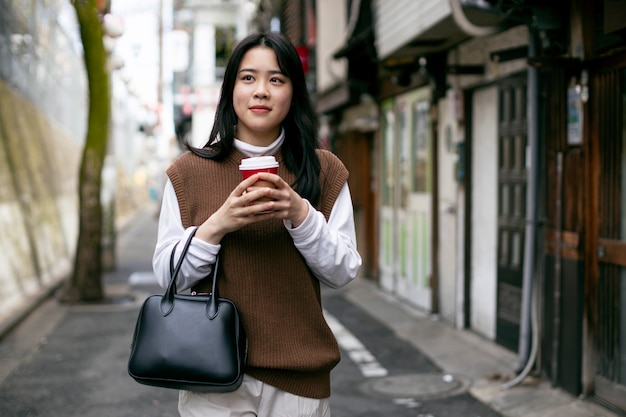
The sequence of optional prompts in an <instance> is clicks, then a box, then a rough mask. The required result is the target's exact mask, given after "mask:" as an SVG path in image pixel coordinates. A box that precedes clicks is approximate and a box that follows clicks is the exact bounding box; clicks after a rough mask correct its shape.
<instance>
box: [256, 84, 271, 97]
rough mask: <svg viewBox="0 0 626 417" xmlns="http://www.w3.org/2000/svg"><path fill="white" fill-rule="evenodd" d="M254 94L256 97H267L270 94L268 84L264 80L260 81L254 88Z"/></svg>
mask: <svg viewBox="0 0 626 417" xmlns="http://www.w3.org/2000/svg"><path fill="white" fill-rule="evenodd" d="M254 96H255V97H256V98H267V97H268V96H269V90H268V88H267V84H266V83H265V82H264V81H259V82H258V83H257V85H256V89H255V90H254Z"/></svg>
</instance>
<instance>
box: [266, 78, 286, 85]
mask: <svg viewBox="0 0 626 417" xmlns="http://www.w3.org/2000/svg"><path fill="white" fill-rule="evenodd" d="M270 82H271V83H273V84H283V83H284V82H285V81H284V80H283V79H282V78H280V77H272V78H270Z"/></svg>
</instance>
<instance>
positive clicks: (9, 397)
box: [0, 212, 499, 417]
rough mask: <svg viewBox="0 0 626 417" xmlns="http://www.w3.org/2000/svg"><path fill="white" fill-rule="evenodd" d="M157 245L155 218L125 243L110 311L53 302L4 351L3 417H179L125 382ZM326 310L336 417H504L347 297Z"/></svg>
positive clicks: (327, 301)
mask: <svg viewBox="0 0 626 417" xmlns="http://www.w3.org/2000/svg"><path fill="white" fill-rule="evenodd" d="M155 236H156V221H155V218H154V216H153V214H152V213H151V212H150V213H144V215H142V216H139V217H138V218H137V219H136V221H135V222H132V223H130V224H129V225H128V227H126V228H125V229H124V230H123V231H122V233H120V236H119V245H118V268H117V269H116V271H114V272H112V273H109V274H107V275H106V278H105V281H106V283H107V286H106V288H107V293H108V294H109V298H110V302H108V303H103V304H98V305H84V306H63V305H59V304H58V303H57V302H56V301H55V300H54V299H52V300H48V301H47V302H45V303H44V304H43V305H41V307H40V308H38V309H37V310H36V311H35V312H34V313H33V314H32V315H31V316H30V317H28V318H27V319H26V320H25V321H24V322H23V323H22V324H21V325H20V326H19V327H18V328H17V329H16V330H15V331H14V332H13V333H11V334H10V335H9V336H7V337H6V338H5V339H4V340H2V341H1V342H0V416H3V417H13V416H15V417H17V416H19V417H29V416H47V417H48V416H49V417H56V416H59V417H61V416H63V417H71V416H81V417H113V416H115V417H125V416H129V417H130V416H133V417H136V416H150V417H159V416H162V417H165V416H176V415H177V411H176V402H177V393H176V392H175V391H172V390H166V389H160V388H154V387H146V386H142V385H139V384H137V383H135V382H134V381H133V380H132V379H131V378H130V377H129V376H128V374H127V373H126V362H127V359H128V353H129V345H130V340H131V335H132V331H133V328H134V323H135V319H136V316H137V311H138V308H139V305H140V303H141V301H143V299H144V298H145V296H147V295H148V294H149V293H151V292H153V291H157V290H158V289H157V287H155V286H153V285H145V279H146V278H148V279H149V277H150V274H149V271H150V258H151V254H152V250H153V248H154V241H155ZM131 276H132V277H133V283H134V284H133V285H129V278H130V277H131ZM135 279H138V281H135ZM141 282H143V284H141ZM130 295H134V296H135V299H134V300H131V299H130V298H129V296H130ZM324 308H325V310H326V312H327V314H328V320H329V323H330V324H331V327H332V328H333V330H334V331H335V332H336V334H337V337H338V339H339V342H340V345H341V347H342V356H343V360H342V361H341V363H340V364H339V365H338V367H337V368H336V369H335V370H334V371H333V374H332V378H333V397H332V400H331V404H332V405H331V407H332V413H333V417H355V416H359V417H374V416H380V417H405V416H406V417H409V416H411V417H418V416H421V417H447V416H468V417H496V416H499V414H498V413H496V412H495V411H493V410H491V409H490V408H488V407H487V406H485V405H484V404H482V403H481V402H479V401H478V400H476V399H474V398H473V397H472V396H471V395H470V394H468V392H467V387H468V385H469V381H467V380H465V379H464V378H463V376H462V375H447V374H445V373H444V372H442V371H441V370H440V369H438V368H437V367H436V366H435V365H434V364H433V363H432V362H431V361H430V360H429V359H428V358H427V357H426V356H425V355H423V354H422V353H421V352H420V351H418V350H417V349H415V348H414V347H413V346H411V345H410V344H409V343H407V342H406V341H404V340H401V339H399V338H398V337H397V336H396V335H395V334H394V333H393V332H392V331H391V330H390V329H389V328H388V327H386V326H385V325H383V324H382V323H381V322H379V321H377V320H376V319H374V318H373V317H372V316H371V315H370V314H368V313H367V312H366V311H364V310H363V309H362V307H359V306H357V305H355V304H353V303H351V302H350V301H349V300H348V299H347V298H346V297H344V293H343V292H342V291H341V290H339V291H334V290H328V289H325V290H324Z"/></svg>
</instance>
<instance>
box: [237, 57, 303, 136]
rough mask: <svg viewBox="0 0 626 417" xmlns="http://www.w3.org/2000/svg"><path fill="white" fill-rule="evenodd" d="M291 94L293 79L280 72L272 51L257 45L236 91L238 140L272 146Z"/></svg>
mask: <svg viewBox="0 0 626 417" xmlns="http://www.w3.org/2000/svg"><path fill="white" fill-rule="evenodd" d="M292 95H293V86H292V84H291V80H290V79H289V77H287V76H286V75H285V74H283V73H282V72H281V70H280V67H279V66H278V60H277V59H276V54H275V53H274V50H273V49H271V48H268V47H263V46H257V47H254V48H252V49H250V50H249V51H248V52H246V53H245V55H244V56H243V59H242V60H241V64H240V66H239V70H238V73H237V80H236V81H235V87H234V89H233V106H234V108H235V113H236V114H237V118H238V119H239V121H238V124H237V134H236V135H237V139H239V140H241V141H244V142H247V143H250V144H253V145H257V146H267V145H269V144H270V143H272V142H273V141H274V140H275V139H276V138H277V137H278V135H279V134H280V129H281V123H282V121H283V119H284V118H285V117H286V116H287V113H289V108H290V107H291V97H292Z"/></svg>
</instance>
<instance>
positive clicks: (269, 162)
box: [239, 156, 278, 201]
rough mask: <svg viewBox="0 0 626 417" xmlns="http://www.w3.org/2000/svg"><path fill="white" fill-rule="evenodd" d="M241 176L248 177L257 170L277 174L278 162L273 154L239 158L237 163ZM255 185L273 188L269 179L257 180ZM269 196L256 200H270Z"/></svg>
mask: <svg viewBox="0 0 626 417" xmlns="http://www.w3.org/2000/svg"><path fill="white" fill-rule="evenodd" d="M239 170H240V171H241V176H242V177H243V179H246V178H249V177H251V176H252V175H254V174H256V173H258V172H269V173H271V174H278V162H277V161H276V158H274V157H273V156H257V157H252V158H245V159H242V160H241V164H240V165H239ZM254 185H255V186H256V187H271V188H274V184H272V183H271V182H269V181H257V182H255V183H254ZM270 200H271V199H270V198H260V199H259V200H258V201H270Z"/></svg>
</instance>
